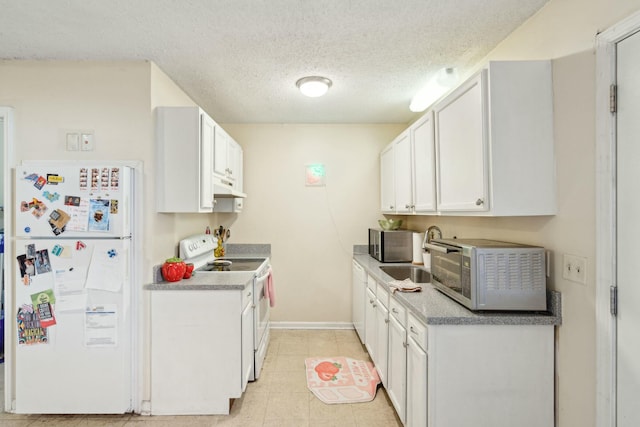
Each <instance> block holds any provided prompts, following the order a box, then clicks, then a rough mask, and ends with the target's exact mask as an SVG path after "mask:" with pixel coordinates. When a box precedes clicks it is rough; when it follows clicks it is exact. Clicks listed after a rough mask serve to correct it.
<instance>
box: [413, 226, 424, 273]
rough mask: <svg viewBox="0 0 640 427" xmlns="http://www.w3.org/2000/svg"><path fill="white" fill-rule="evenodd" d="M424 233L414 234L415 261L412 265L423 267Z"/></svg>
mask: <svg viewBox="0 0 640 427" xmlns="http://www.w3.org/2000/svg"><path fill="white" fill-rule="evenodd" d="M423 241H424V233H413V261H411V263H412V264H416V265H422V262H423V260H422V242H423Z"/></svg>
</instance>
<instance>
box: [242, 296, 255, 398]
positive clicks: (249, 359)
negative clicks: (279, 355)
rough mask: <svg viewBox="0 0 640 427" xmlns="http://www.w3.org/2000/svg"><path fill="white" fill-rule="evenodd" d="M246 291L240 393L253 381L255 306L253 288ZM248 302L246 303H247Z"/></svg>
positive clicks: (243, 314)
mask: <svg viewBox="0 0 640 427" xmlns="http://www.w3.org/2000/svg"><path fill="white" fill-rule="evenodd" d="M248 288H249V289H248V290H245V291H244V293H245V298H244V301H243V304H245V308H244V311H243V312H242V391H243V392H244V391H245V389H246V388H247V383H248V382H249V380H253V379H254V372H253V370H254V363H253V362H254V358H255V352H254V336H253V329H254V325H255V322H254V316H255V314H254V313H255V306H254V305H253V298H252V294H253V286H249V287H248ZM247 300H248V301H247Z"/></svg>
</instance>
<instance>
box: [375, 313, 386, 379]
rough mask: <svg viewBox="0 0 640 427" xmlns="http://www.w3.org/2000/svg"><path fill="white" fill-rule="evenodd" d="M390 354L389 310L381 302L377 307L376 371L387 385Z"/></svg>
mask: <svg viewBox="0 0 640 427" xmlns="http://www.w3.org/2000/svg"><path fill="white" fill-rule="evenodd" d="M388 354H389V310H387V309H386V308H385V306H384V305H382V303H381V302H380V301H378V303H377V307H376V358H377V360H374V362H375V365H376V370H377V371H378V375H379V376H380V380H381V381H382V384H383V385H384V386H385V387H386V385H387V363H388V359H389V357H388Z"/></svg>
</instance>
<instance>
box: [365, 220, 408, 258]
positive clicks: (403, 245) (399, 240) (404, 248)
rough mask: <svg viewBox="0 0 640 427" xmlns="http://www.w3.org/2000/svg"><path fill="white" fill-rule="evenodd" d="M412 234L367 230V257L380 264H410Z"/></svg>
mask: <svg viewBox="0 0 640 427" xmlns="http://www.w3.org/2000/svg"><path fill="white" fill-rule="evenodd" d="M412 239H413V232H412V231H410V230H393V231H391V230H380V229H378V228H370V229H369V255H371V256H372V257H373V258H375V259H377V260H378V261H380V262H411V259H412V258H413V246H412Z"/></svg>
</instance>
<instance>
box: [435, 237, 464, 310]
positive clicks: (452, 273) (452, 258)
mask: <svg viewBox="0 0 640 427" xmlns="http://www.w3.org/2000/svg"><path fill="white" fill-rule="evenodd" d="M424 247H425V248H427V249H429V250H430V251H431V282H432V283H433V285H434V286H436V288H438V289H441V290H442V291H444V292H445V293H447V294H449V295H451V296H453V297H454V298H456V299H458V300H459V299H460V297H467V298H468V297H469V295H465V294H468V293H469V284H468V283H467V282H468V280H466V278H465V276H466V274H465V273H466V272H468V269H466V270H465V269H464V268H463V265H464V263H463V261H464V257H463V254H462V248H461V247H459V246H451V245H446V244H444V243H426V244H425V245H424Z"/></svg>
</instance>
